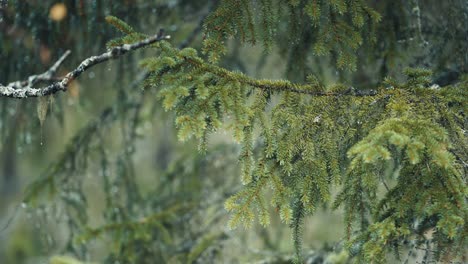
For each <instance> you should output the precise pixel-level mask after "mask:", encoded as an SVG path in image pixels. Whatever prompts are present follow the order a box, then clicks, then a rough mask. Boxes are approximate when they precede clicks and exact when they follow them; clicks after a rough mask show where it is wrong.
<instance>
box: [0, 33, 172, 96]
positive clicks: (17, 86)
mask: <svg viewBox="0 0 468 264" xmlns="http://www.w3.org/2000/svg"><path fill="white" fill-rule="evenodd" d="M168 39H170V36H168V35H164V34H163V33H161V32H160V33H159V34H157V35H154V36H152V37H149V38H147V39H144V40H142V41H139V42H136V43H133V44H124V45H122V46H118V47H115V48H112V49H111V50H109V51H107V52H105V53H102V54H101V55H98V56H92V57H89V58H87V59H85V60H84V61H82V62H81V63H80V65H78V67H77V68H76V69H74V70H73V71H71V72H69V73H68V74H67V75H65V77H63V78H62V79H61V80H59V81H56V82H54V83H52V84H50V85H48V86H46V87H43V88H34V87H32V86H33V85H34V84H35V83H37V82H39V81H49V80H53V76H52V75H53V74H54V73H55V72H56V71H57V69H58V67H59V66H60V64H62V63H63V61H64V60H65V59H66V57H68V55H69V54H70V52H69V51H67V52H65V54H64V55H63V56H62V57H61V58H60V59H59V60H58V61H57V62H56V63H55V64H54V65H53V66H52V67H51V68H50V69H49V70H48V71H46V72H44V73H42V74H39V75H32V76H30V77H29V78H28V80H27V81H18V82H12V83H10V84H8V85H7V86H3V85H1V84H0V97H10V98H18V99H22V98H27V97H41V96H46V95H50V94H54V93H57V92H59V91H65V90H66V89H67V86H68V85H69V84H70V83H71V81H73V80H74V79H75V78H77V77H78V76H80V75H81V74H82V73H83V72H85V71H86V70H87V69H89V68H91V67H92V66H94V65H96V64H99V63H102V62H105V61H108V60H111V59H116V58H118V57H120V56H122V55H124V54H126V53H127V52H129V51H133V50H137V49H140V48H143V47H145V46H148V45H150V44H153V43H155V42H158V41H161V40H168Z"/></svg>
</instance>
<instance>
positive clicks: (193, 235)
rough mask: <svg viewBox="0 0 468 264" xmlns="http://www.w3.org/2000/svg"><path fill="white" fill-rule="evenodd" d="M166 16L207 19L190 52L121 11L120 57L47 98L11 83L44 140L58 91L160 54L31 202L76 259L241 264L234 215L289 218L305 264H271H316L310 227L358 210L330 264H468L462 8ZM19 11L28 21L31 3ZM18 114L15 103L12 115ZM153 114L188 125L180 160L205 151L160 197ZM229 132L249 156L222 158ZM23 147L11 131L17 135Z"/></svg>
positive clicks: (223, 8)
mask: <svg viewBox="0 0 468 264" xmlns="http://www.w3.org/2000/svg"><path fill="white" fill-rule="evenodd" d="M122 2H125V1H122ZM130 2H131V1H130ZM134 2H135V3H134V4H135V5H138V3H139V1H134ZM162 2H164V4H161V6H160V7H158V10H164V12H163V13H164V16H162V18H159V19H160V20H159V22H160V21H165V22H167V21H170V22H171V23H173V22H174V21H176V22H179V23H180V18H179V19H175V18H174V17H177V16H184V17H185V16H187V14H188V13H192V12H196V13H197V14H199V16H200V17H201V20H200V22H193V23H192V26H193V28H192V33H187V32H189V30H187V32H183V33H182V34H181V35H179V33H175V35H176V36H175V39H176V40H179V38H181V36H182V35H185V36H188V37H185V38H182V39H184V41H182V42H177V41H174V40H173V39H174V37H173V36H171V39H169V37H168V35H171V34H172V33H171V32H169V31H167V30H166V31H161V32H160V33H158V34H157V35H154V34H156V33H157V32H154V31H155V30H154V29H153V30H152V32H151V34H144V33H142V32H139V29H138V26H139V25H141V23H142V21H140V20H138V18H137V17H133V18H128V19H126V18H124V17H122V16H120V17H121V18H122V19H121V18H118V17H119V12H116V10H114V9H113V8H111V9H110V12H109V13H113V14H115V15H116V16H107V17H106V18H105V22H107V24H110V26H112V27H114V28H115V29H117V30H118V31H120V34H121V36H119V37H117V38H115V39H112V40H110V41H109V42H107V49H108V52H107V53H103V54H102V55H100V56H98V57H95V58H94V59H91V60H90V61H87V60H85V61H83V62H82V64H81V65H80V67H78V68H77V69H76V70H75V71H71V75H67V76H68V77H66V78H65V79H62V80H61V81H59V82H55V80H52V79H51V78H48V79H46V81H51V83H52V84H50V85H48V86H47V85H46V86H45V88H43V89H41V90H34V89H33V88H34V87H35V88H37V85H36V84H37V82H39V81H41V80H39V81H37V82H36V79H38V77H36V76H33V77H34V78H33V77H30V78H29V79H28V80H27V81H25V82H17V83H10V84H8V85H5V86H3V85H1V86H0V94H1V95H2V96H4V97H16V98H21V102H27V101H29V100H30V99H24V98H25V97H39V98H38V99H37V107H36V108H37V109H33V110H34V111H37V115H38V117H39V121H40V125H41V126H42V123H43V122H44V120H45V119H46V115H47V112H48V109H49V108H50V107H53V106H54V105H56V104H59V103H56V102H55V101H54V100H55V99H53V98H56V97H60V96H55V94H56V93H57V92H58V91H61V90H67V89H70V85H69V83H68V82H64V81H63V80H68V79H70V80H71V79H74V78H77V77H78V76H79V75H80V74H81V73H83V72H85V71H87V69H88V65H90V66H89V67H91V66H93V65H94V64H98V63H100V62H101V61H107V60H109V59H111V58H118V57H119V58H120V56H121V55H123V54H124V53H127V52H130V51H133V50H136V49H139V48H142V47H147V48H148V49H147V50H146V51H145V54H144V58H143V59H141V60H140V61H139V65H140V66H141V68H140V69H139V70H138V71H139V77H138V78H137V80H136V81H135V82H134V84H133V85H132V86H131V87H119V89H117V92H115V94H116V95H115V98H116V99H115V101H113V102H112V103H111V105H110V106H109V107H107V108H105V109H104V110H101V111H102V113H101V114H100V116H99V117H98V118H97V119H93V120H91V121H90V122H89V123H88V124H86V125H84V126H83V127H82V128H81V129H80V130H79V131H78V132H77V134H76V135H75V136H74V137H73V138H72V139H71V140H70V143H69V144H68V145H67V148H66V149H65V151H64V152H63V153H62V154H60V155H59V158H57V159H56V160H55V161H54V162H53V164H52V165H50V166H49V167H48V169H46V171H45V172H44V173H43V174H42V175H41V177H39V178H37V179H35V181H34V182H33V183H31V184H30V185H29V186H28V189H27V192H26V194H25V197H24V204H25V206H26V207H28V208H30V209H29V210H30V213H32V214H35V215H38V216H40V215H41V214H43V215H51V214H57V215H60V217H65V219H66V221H67V222H66V223H67V225H68V226H67V227H68V229H67V230H68V232H69V234H68V240H67V241H68V242H67V243H66V246H65V247H64V249H63V250H64V252H65V253H72V254H74V255H75V257H76V258H77V259H82V260H87V258H89V254H90V250H91V248H92V246H91V244H90V243H92V241H96V240H100V239H106V238H110V239H111V240H112V245H110V246H107V247H105V250H104V252H103V253H102V255H104V256H103V258H104V259H105V261H106V262H107V263H116V262H119V263H154V262H155V261H161V262H172V263H179V262H187V263H194V262H197V261H199V262H200V263H204V262H207V261H210V260H211V261H213V262H217V261H233V260H232V259H231V260H227V259H226V258H223V256H222V254H223V252H225V251H223V249H222V248H223V247H227V248H228V249H224V250H229V249H231V248H230V247H232V245H229V244H226V241H227V240H229V239H230V238H231V236H236V232H237V231H226V230H225V229H223V228H222V227H223V226H225V225H226V223H224V222H223V219H224V218H223V216H222V213H223V212H224V211H223V210H224V209H225V210H227V211H228V212H229V217H230V218H229V221H228V222H227V226H228V227H229V228H231V229H235V228H236V227H238V226H243V227H246V228H251V227H252V226H253V225H254V223H255V221H258V223H259V224H260V225H261V226H263V227H264V228H266V229H268V228H272V227H270V224H271V222H273V221H275V219H280V220H281V221H282V222H283V224H284V225H286V226H288V227H289V228H290V229H291V231H290V232H291V234H292V244H293V245H294V251H295V253H294V257H292V258H289V257H285V258H284V259H282V258H281V257H278V258H273V259H270V260H267V261H266V262H268V263H270V262H271V263H275V262H276V263H281V261H284V262H290V261H295V262H296V263H302V262H304V261H305V260H310V261H312V260H311V259H313V258H314V257H316V255H314V257H311V256H309V255H308V253H307V252H303V247H307V248H310V246H306V245H304V243H303V238H304V235H305V234H304V228H306V226H305V225H306V222H305V220H306V218H307V217H309V216H311V215H314V213H316V212H317V211H318V210H319V209H321V208H326V209H327V210H342V212H343V220H344V223H345V226H344V229H345V231H344V234H345V236H344V238H343V240H342V241H340V242H339V243H338V244H337V247H336V248H334V249H333V250H331V251H334V252H333V253H327V255H326V256H325V257H323V258H322V261H324V262H325V263H348V262H349V263H387V262H391V259H396V261H397V262H399V263H400V262H401V263H402V262H406V263H408V262H409V261H410V257H412V255H413V254H415V253H418V252H419V257H420V258H422V261H423V262H424V263H429V261H431V260H433V261H453V262H457V261H458V262H460V263H462V262H465V261H466V254H465V253H464V252H465V251H466V247H467V239H466V236H467V233H468V227H467V225H466V223H465V222H466V219H468V207H467V194H468V189H467V186H466V170H467V164H466V160H467V158H468V157H467V154H466V153H467V147H468V144H467V140H466V129H467V128H466V126H467V121H468V120H467V117H466V114H465V112H466V111H465V110H466V106H467V98H468V94H467V92H468V89H467V88H468V77H467V75H466V73H467V61H468V59H467V57H466V56H467V55H466V50H467V47H468V46H467V44H466V43H468V42H467V41H464V40H463V39H465V40H466V36H467V35H468V32H467V29H466V26H464V25H465V24H466V22H467V18H466V17H467V16H468V7H467V5H466V4H464V3H463V1H461V2H457V1H447V2H444V3H438V4H436V5H435V6H437V7H438V8H439V9H437V8H435V7H427V6H423V5H420V3H419V1H379V2H382V3H377V2H376V1H365V0H290V1H285V0H260V1H241V0H223V1H219V2H218V1H213V2H211V1H179V2H177V3H175V4H174V3H172V2H171V1H162ZM193 2H197V3H193ZM95 3H96V4H97V3H101V1H95ZM15 4H16V5H17V6H15V7H14V8H16V9H18V10H24V9H25V7H23V6H21V5H28V4H26V3H22V4H21V1H18V3H15ZM173 4H174V5H176V7H174V6H171V5H173ZM76 5H77V3H74V1H70V3H68V6H69V7H76ZM100 5H102V3H101V4H100ZM129 5H130V6H133V5H132V4H129ZM171 7H172V8H173V9H171ZM115 9H118V8H115ZM71 10H74V9H73V8H72V9H71ZM7 11H8V10H7ZM113 11H114V12H113ZM442 11H443V12H442ZM448 12H451V17H450V18H447V15H448ZM200 13H201V15H200ZM128 14H132V13H131V12H128ZM203 14H206V15H203ZM101 15H102V14H101ZM128 16H129V17H132V15H128ZM6 17H7V18H8V16H6ZM97 17H98V16H97ZM197 17H198V16H197ZM441 19H443V20H444V21H443V22H441ZM6 20H8V19H6ZM124 20H127V21H128V23H127V22H124ZM12 21H13V20H12ZM20 21H21V20H20ZM101 22H102V24H104V19H101ZM463 22H464V23H463ZM18 23H19V22H18ZM132 25H134V26H132ZM433 25H435V26H433ZM443 25H446V26H445V27H443ZM448 26H449V27H450V28H447V27H448ZM72 28H73V27H70V30H71V29H72ZM200 30H201V31H202V33H199V32H200ZM444 31H446V32H444ZM105 32H109V31H107V29H106V31H105ZM446 37H447V38H448V37H450V38H451V39H450V40H446V39H445V38H446ZM2 41H3V40H2ZM78 41H81V39H80V40H78ZM5 43H8V41H7V40H5ZM178 43H180V44H178ZM248 45H252V46H253V47H251V49H253V48H254V47H256V46H260V48H261V54H260V56H259V60H258V62H257V65H256V66H255V68H256V70H255V71H252V70H249V69H248V68H252V66H251V65H245V64H244V63H243V62H242V59H239V57H241V58H242V57H248V56H249V54H248V53H247V52H248V51H246V48H244V47H245V46H248ZM188 46H190V47H188ZM443 46H445V47H446V49H447V50H448V51H447V50H446V51H443ZM5 47H6V48H8V47H9V45H6V44H5ZM240 47H243V48H242V49H241V48H240ZM2 51H3V49H2ZM436 51H438V52H436ZM5 54H7V55H8V53H4V52H2V57H6V56H7V55H5ZM106 54H107V55H106ZM106 56H107V57H106ZM271 60H276V62H277V63H279V64H282V65H281V66H282V69H284V72H283V74H282V75H280V76H271V75H269V74H266V75H267V76H268V77H271V78H257V76H253V74H249V73H256V74H257V75H260V74H259V72H260V71H261V70H262V69H263V68H264V67H267V66H268V64H271V63H272V62H271ZM59 61H60V60H59ZM87 63H88V64H87ZM122 63H123V62H120V63H119V64H122ZM273 63H274V62H273ZM251 64H253V63H251ZM129 65H131V62H129ZM2 66H4V67H2V69H5V68H7V67H6V65H2ZM415 66H416V67H415ZM96 67H98V66H96ZM130 68H131V67H130ZM51 69H53V68H51ZM269 70H271V68H269ZM4 72H6V73H7V74H6V75H7V76H9V74H8V71H7V70H4ZM121 72H122V73H123V72H126V73H125V74H126V75H127V74H128V75H130V76H134V75H136V74H137V73H136V72H135V70H133V72H132V70H130V72H129V71H126V70H121ZM70 76H71V77H70ZM67 78H68V79H67ZM117 78H118V77H117ZM282 78H284V79H282ZM39 79H40V78H39ZM0 81H2V82H5V83H6V81H5V80H0ZM61 84H63V86H64V87H62V86H60V85H61ZM67 87H68V88H67ZM138 87H143V91H141V89H138ZM28 89H29V90H28ZM11 100H13V99H11V98H5V99H4V101H2V105H4V106H5V108H4V109H7V107H8V106H9V104H11ZM58 100H60V99H58ZM159 104H161V105H162V107H163V108H164V110H166V113H160V112H159V111H158V109H159V108H158V105H159ZM6 111H7V110H5V111H4V112H6ZM26 111H28V109H27V108H26ZM58 116H61V118H62V119H63V118H65V117H64V116H63V113H62V114H58ZM154 116H157V117H158V118H159V119H170V120H174V122H175V127H176V129H177V137H178V139H179V140H180V141H182V142H184V144H183V145H181V146H191V145H192V143H193V142H194V140H193V139H195V140H196V142H197V143H198V150H199V152H200V153H197V154H193V151H194V149H191V151H189V152H184V151H182V150H179V151H180V152H179V151H177V150H172V152H174V153H183V154H177V155H175V156H176V158H174V159H173V160H172V162H171V163H170V165H167V163H168V161H165V162H162V163H161V164H160V166H159V167H158V168H159V170H160V175H161V176H160V177H158V179H154V178H153V179H151V180H152V181H151V182H149V181H148V179H146V180H142V179H141V178H140V179H139V178H138V172H139V171H140V172H141V170H140V169H139V168H138V166H139V163H138V161H137V157H136V152H137V150H138V148H141V147H144V146H141V145H138V140H137V139H138V138H139V137H140V136H144V135H141V132H139V130H141V129H142V127H144V126H145V124H148V123H151V122H156V121H155V119H154ZM2 127H5V126H2ZM159 129H160V130H161V131H164V126H162V125H161V126H159ZM219 131H227V132H228V133H229V134H230V135H232V138H233V140H234V141H235V142H237V144H238V145H239V146H240V147H239V148H237V147H236V145H230V144H226V143H223V144H218V143H212V140H213V141H214V139H212V138H214V137H216V136H217V135H218V134H219V133H218V132H219ZM108 133H109V134H114V133H117V134H118V135H116V136H115V138H114V137H109V136H108V135H107V134H108ZM8 135H11V134H9V133H5V132H2V138H8V137H7V136H8ZM116 138H117V139H118V140H117V139H116ZM41 140H42V139H41ZM162 141H163V142H164V141H166V139H162ZM163 142H162V143H160V148H164V146H165V145H164V143H163ZM7 143H8V142H6V141H5V143H3V144H5V145H6V144H7ZM109 145H113V148H110V147H108V146H109ZM181 148H182V147H181ZM113 151H115V153H111V152H113ZM165 152H166V150H164V149H163V150H162V152H161V153H162V154H161V155H160V156H159V157H158V159H164V158H163V157H162V156H164V155H165ZM236 159H237V160H238V161H239V162H238V163H236V162H235V160H236ZM187 168H189V169H187ZM228 172H229V173H228ZM89 173H93V174H96V177H97V175H99V182H100V183H99V184H98V186H99V188H98V189H99V190H100V191H101V192H100V193H102V196H103V197H101V199H102V200H104V209H101V210H102V217H103V219H104V221H101V222H100V223H101V224H100V225H99V226H98V227H96V220H93V219H92V218H91V217H90V215H89V213H90V212H89V211H90V207H92V206H91V205H90V204H89V203H88V199H90V198H89V189H88V190H86V187H85V185H86V182H87V180H86V179H85V178H84V177H83V175H86V174H89ZM228 174H237V175H240V177H239V178H240V182H241V183H242V186H241V187H240V188H236V187H233V186H236V184H235V182H236V180H234V181H232V180H231V179H230V178H226V179H224V178H223V177H225V175H228ZM154 181H156V182H154ZM144 185H146V186H147V185H153V186H152V187H151V188H150V187H146V188H145V187H144ZM45 194H49V195H50V196H45ZM44 197H46V198H47V199H43V198H44ZM51 198H52V199H51ZM94 199H95V198H94ZM51 200H52V201H51ZM220 204H224V209H222V208H221V207H220ZM62 210H63V211H62ZM208 212H209V214H208ZM220 214H221V215H220ZM90 218H91V219H90ZM239 232H240V231H239ZM271 249H273V250H277V249H278V248H277V247H276V246H274V245H273V246H271ZM390 252H393V253H394V254H393V255H391V254H389V253H390ZM282 257H283V256H282ZM315 259H316V260H315V261H318V260H317V258H315ZM51 261H52V262H53V263H73V261H75V260H73V259H68V258H66V257H60V256H55V257H54V258H52V260H51ZM244 261H245V260H244Z"/></svg>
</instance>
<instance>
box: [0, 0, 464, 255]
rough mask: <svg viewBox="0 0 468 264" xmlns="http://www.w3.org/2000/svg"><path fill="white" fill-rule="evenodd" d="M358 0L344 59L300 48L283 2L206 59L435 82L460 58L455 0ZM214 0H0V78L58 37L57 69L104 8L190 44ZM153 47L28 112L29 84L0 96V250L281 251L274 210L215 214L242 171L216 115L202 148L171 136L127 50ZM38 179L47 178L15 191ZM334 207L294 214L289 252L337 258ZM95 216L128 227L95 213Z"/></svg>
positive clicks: (85, 43)
mask: <svg viewBox="0 0 468 264" xmlns="http://www.w3.org/2000/svg"><path fill="white" fill-rule="evenodd" d="M367 2H368V3H369V5H370V6H372V7H373V8H375V9H376V10H377V11H378V12H379V13H380V14H381V15H382V21H381V23H379V24H378V28H377V31H376V32H377V36H376V42H375V44H374V45H370V44H369V45H367V44H366V43H365V44H364V46H365V47H364V48H361V49H358V50H357V51H356V54H357V63H356V65H357V66H356V68H355V70H354V71H350V70H349V69H339V68H338V69H337V67H335V62H334V60H335V58H333V55H330V56H315V55H313V52H312V51H311V48H310V47H311V45H310V43H311V40H310V32H309V31H310V30H311V29H310V28H309V27H307V26H304V27H303V28H301V29H298V31H299V32H298V33H297V35H296V37H295V38H294V39H291V38H290V37H289V36H290V35H289V33H290V32H291V29H290V28H288V23H287V22H286V21H287V20H288V19H289V17H284V18H282V19H281V20H280V21H284V22H280V23H284V26H282V24H281V25H279V27H278V28H279V30H278V32H277V33H276V39H275V40H274V43H275V44H274V45H273V46H272V47H270V51H269V52H264V49H263V47H262V46H261V45H256V46H254V45H249V44H247V45H246V44H242V43H241V41H240V40H238V39H235V38H234V39H229V41H228V42H227V47H228V49H227V53H226V55H225V56H223V57H222V59H221V62H220V64H221V65H222V66H224V67H226V68H228V69H231V70H239V71H241V72H244V73H246V74H248V75H249V76H252V77H256V78H272V79H280V78H287V79H290V80H294V81H299V82H303V81H305V80H306V76H307V74H309V73H313V74H315V75H316V76H317V78H318V79H319V80H320V81H321V82H322V83H324V84H333V83H336V82H344V83H348V84H351V85H353V86H354V87H359V89H371V88H374V87H376V86H377V85H379V84H380V82H381V81H382V80H383V79H384V78H385V77H386V76H393V77H396V78H401V72H402V69H403V68H405V67H407V66H417V67H426V68H430V69H432V70H433V71H434V72H435V75H434V83H436V84H438V85H440V86H444V85H448V84H453V83H455V82H457V81H458V80H460V78H461V76H462V75H463V74H466V73H467V70H468V52H467V50H468V49H467V43H468V26H467V25H468V2H467V1H465V0H448V1H429V0H411V1H406V0H398V1H371V0H369V1H367ZM217 5H218V1H216V0H197V1H190V0H154V1H143V0H112V1H103V0H66V1H56V0H44V1H36V0H24V1H22V0H21V1H20V0H9V1H8V0H7V1H5V0H3V1H0V83H2V84H5V83H8V82H11V81H15V80H22V79H24V78H25V77H27V76H29V75H31V74H37V73H41V72H44V71H45V70H47V69H48V68H49V67H50V66H51V65H52V64H53V63H54V62H55V61H56V60H57V59H58V58H59V57H60V56H61V55H62V54H63V53H64V52H65V51H66V50H68V49H70V50H71V52H72V53H71V56H70V57H69V58H68V59H67V60H66V61H65V63H64V64H63V66H62V67H61V68H60V69H59V75H62V74H64V73H66V72H68V71H69V70H72V69H73V68H74V67H76V65H78V64H79V63H80V62H81V61H82V60H83V59H85V58H87V57H89V56H92V55H96V54H100V53H102V52H104V51H105V49H106V42H107V41H109V40H110V39H112V38H114V37H116V36H118V35H119V34H118V32H117V31H116V30H115V29H114V28H113V27H111V26H109V25H107V24H106V22H105V17H106V16H107V15H113V16H116V17H118V18H120V19H122V20H124V21H126V22H127V23H129V24H130V25H132V26H133V27H134V28H135V29H136V30H137V31H139V32H143V33H146V34H150V35H152V34H155V33H157V32H158V30H159V29H160V28H164V29H165V30H166V33H167V34H169V35H171V37H172V39H171V43H172V44H173V45H174V46H179V47H187V46H190V47H193V48H196V49H201V47H202V44H201V43H202V41H203V38H204V33H203V21H204V19H205V18H206V16H207V15H208V14H209V13H210V12H212V11H213V10H214V9H215V8H216V6H217ZM153 52H154V51H152V50H139V51H136V52H133V53H131V54H128V55H125V56H123V57H121V58H119V59H117V60H114V61H111V62H107V63H104V64H100V65H97V66H95V67H94V68H92V69H90V70H89V71H87V72H85V73H84V74H83V75H82V76H81V77H80V78H78V79H77V80H75V81H74V82H73V83H72V85H71V86H70V87H69V89H68V91H67V92H66V93H60V94H57V95H55V96H53V97H52V98H53V99H48V100H49V101H47V102H46V104H47V105H48V106H47V115H46V117H45V118H41V115H40V114H38V111H39V112H40V111H43V108H44V102H41V99H36V98H32V99H27V100H12V99H6V98H0V224H1V226H0V227H1V228H2V231H1V232H0V263H8V264H10V263H47V262H49V261H51V263H78V262H72V260H71V259H70V258H72V257H73V258H75V259H79V260H80V261H83V262H85V263H88V262H90V263H101V262H106V263H163V262H167V263H180V262H187V263H190V262H192V261H198V263H246V262H258V263H281V261H285V262H288V260H289V256H290V255H292V254H293V241H292V240H291V231H290V229H289V228H288V227H287V226H286V225H284V224H281V223H280V220H279V219H278V218H275V217H272V220H271V221H272V222H271V225H270V226H269V227H268V228H263V227H261V226H260V225H258V226H257V225H256V226H254V227H253V228H252V229H248V230H244V229H242V228H238V229H236V230H229V229H227V226H226V222H227V220H228V218H229V215H228V213H227V212H226V211H225V209H224V207H223V204H224V201H225V199H226V198H227V197H229V196H230V195H232V194H233V193H235V192H236V191H238V190H239V189H240V188H241V185H242V184H241V182H240V178H239V174H240V172H239V168H238V166H237V165H238V154H239V152H240V147H239V146H238V145H237V144H236V143H235V142H234V141H233V140H232V136H231V135H230V134H228V133H226V132H223V131H220V132H217V133H215V135H213V136H211V137H210V139H209V141H208V151H207V152H206V153H200V151H199V150H198V147H197V144H198V142H196V141H195V140H190V141H187V142H178V141H177V131H176V130H175V127H174V122H173V114H172V113H170V112H165V111H164V110H163V109H162V107H161V106H160V102H159V101H158V100H157V97H156V92H157V91H153V90H151V89H148V90H143V87H144V83H143V79H144V77H145V72H144V70H142V69H141V68H140V67H139V66H138V63H139V60H140V59H142V58H145V57H147V56H150V55H152V53H153ZM57 163H60V164H66V166H57V165H56V164H57ZM50 175H54V177H53V179H51V178H50V177H49V178H48V176H50ZM38 180H39V184H46V185H48V186H49V189H48V192H46V193H45V194H44V195H43V194H41V195H37V197H36V196H34V199H33V198H31V199H28V198H29V197H32V196H30V195H31V193H30V192H29V190H30V187H31V184H32V183H33V184H38ZM24 200H26V201H27V202H22V201H24ZM340 214H341V212H340V211H331V210H328V209H327V208H322V209H321V210H320V211H319V212H318V213H316V214H315V215H314V216H312V217H308V218H307V219H306V222H305V225H304V231H303V237H304V241H303V247H304V248H305V251H304V254H305V255H306V256H307V254H309V253H310V254H311V255H314V258H316V261H317V262H316V263H322V262H320V260H322V261H323V260H325V259H328V261H329V263H340V262H339V253H340V250H341V249H340V247H341V246H342V245H340V241H341V239H342V238H343V235H344V226H343V220H342V217H341V216H340ZM151 219H159V220H160V221H158V223H159V224H157V225H155V226H154V227H152V230H153V231H152V232H149V233H148V232H147V229H146V228H141V227H142V226H144V225H146V224H148V223H150V224H151V223H153V222H152V221H150V220H151ZM111 223H120V224H121V223H126V224H124V225H125V228H127V229H129V230H133V231H132V232H125V231H122V229H120V228H119V227H118V226H117V224H116V225H115V226H112V225H107V226H106V228H100V227H102V226H104V225H105V224H111ZM140 228H141V230H140ZM124 230H125V229H124ZM139 230H140V231H139ZM117 238H118V239H117ZM312 252H313V253H312ZM325 252H335V253H336V254H335V255H332V256H329V253H325ZM334 259H335V260H336V259H338V260H336V262H333V261H335V260H334ZM155 260H159V261H156V262H155ZM54 261H55V262H54ZM67 261H68V262H67ZM117 261H120V262H117ZM262 261H264V262H262ZM314 263H315V262H314ZM396 263H398V261H396Z"/></svg>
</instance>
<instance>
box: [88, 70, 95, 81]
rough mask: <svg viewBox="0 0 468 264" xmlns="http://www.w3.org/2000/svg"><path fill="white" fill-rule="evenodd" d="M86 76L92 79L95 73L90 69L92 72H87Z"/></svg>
mask: <svg viewBox="0 0 468 264" xmlns="http://www.w3.org/2000/svg"><path fill="white" fill-rule="evenodd" d="M88 77H89V78H90V79H93V78H94V77H96V74H95V73H94V72H93V71H92V72H89V74H88Z"/></svg>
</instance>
